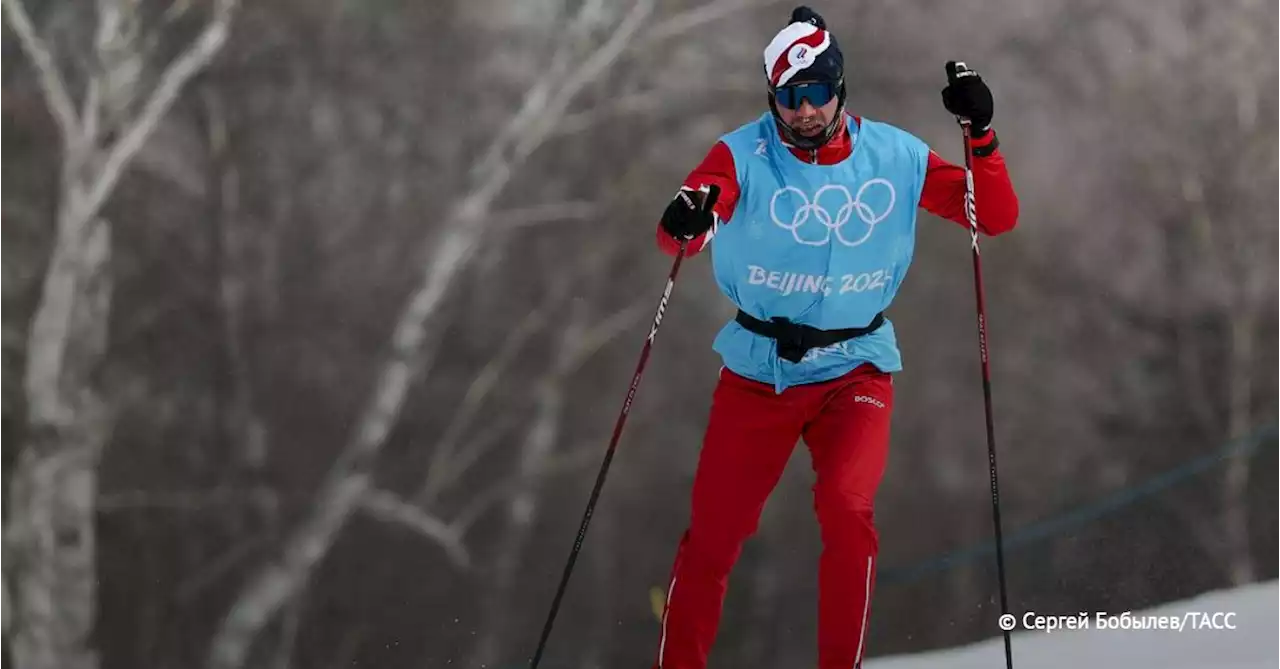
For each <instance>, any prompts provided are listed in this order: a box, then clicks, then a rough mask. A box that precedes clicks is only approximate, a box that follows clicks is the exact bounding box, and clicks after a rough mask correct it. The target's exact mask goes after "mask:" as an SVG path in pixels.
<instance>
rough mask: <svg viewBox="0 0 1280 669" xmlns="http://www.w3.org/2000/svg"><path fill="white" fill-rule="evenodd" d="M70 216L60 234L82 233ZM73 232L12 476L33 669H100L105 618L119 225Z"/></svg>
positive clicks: (18, 643)
mask: <svg viewBox="0 0 1280 669" xmlns="http://www.w3.org/2000/svg"><path fill="white" fill-rule="evenodd" d="M70 216H71V215H70V214H68V213H65V210H64V213H62V214H61V215H60V216H59V219H60V228H61V229H63V230H66V229H77V230H79V229H82V228H81V227H79V226H76V222H75V221H69V217H70ZM90 227H91V228H92V230H91V231H90V232H88V233H87V237H86V238H84V239H82V240H81V239H75V238H72V239H68V238H67V237H66V236H63V237H62V238H61V239H60V240H59V242H58V244H57V247H56V248H55V249H54V254H53V258H52V260H51V261H50V268H49V271H48V273H47V274H46V275H45V282H44V292H43V296H42V299H41V302H40V306H39V308H38V309H37V311H36V314H35V317H34V319H33V321H32V325H31V332H30V335H29V337H30V339H29V344H28V346H29V348H28V356H29V357H28V363H27V364H28V367H27V375H26V387H27V402H28V406H27V421H28V422H27V430H28V438H27V440H26V443H25V444H23V448H22V452H21V454H20V455H19V456H18V463H17V467H16V469H15V471H14V472H13V474H12V476H11V478H10V489H9V508H8V511H9V516H8V518H7V520H6V523H5V541H4V544H5V556H6V557H7V558H8V560H7V561H6V564H5V571H6V580H8V581H9V584H10V585H11V587H12V588H13V592H12V594H13V598H14V601H13V616H14V621H13V623H12V624H11V627H10V636H9V641H10V643H11V648H12V651H13V659H14V660H15V661H16V662H17V664H18V666H20V667H23V668H24V669H91V668H93V667H96V666H97V657H96V653H94V651H93V650H92V648H91V644H90V641H89V635H90V632H91V630H92V629H93V622H94V617H95V614H96V612H97V589H96V570H95V559H96V539H95V536H94V501H95V499H96V497H97V492H98V480H97V467H98V461H99V458H100V457H101V454H102V446H103V443H104V442H105V439H106V435H107V432H108V426H107V416H106V413H105V410H104V407H103V406H102V404H101V402H100V400H99V398H98V396H97V394H96V393H95V392H94V390H93V389H92V388H91V387H90V376H91V374H92V371H93V367H94V366H95V365H96V363H97V362H98V360H99V358H100V357H101V355H102V351H103V349H104V348H105V345H106V314H107V311H108V308H109V299H110V294H111V286H110V283H109V279H108V276H107V271H106V266H107V261H108V259H109V258H110V253H111V250H110V241H109V235H110V232H109V227H108V224H107V223H106V222H105V221H98V222H97V223H95V224H91V226H90Z"/></svg>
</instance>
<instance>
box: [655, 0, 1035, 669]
mask: <svg viewBox="0 0 1280 669" xmlns="http://www.w3.org/2000/svg"><path fill="white" fill-rule="evenodd" d="M946 70H947V78H948V84H947V86H946V88H945V89H943V93H942V98H943V105H944V107H945V108H946V110H947V111H949V112H951V113H952V114H954V115H956V116H957V117H962V118H966V119H968V120H969V121H970V122H971V128H972V129H973V138H974V139H973V156H974V160H973V170H974V174H973V181H974V191H975V201H976V207H977V219H978V228H979V231H980V232H981V233H983V234H986V235H998V234H1001V233H1004V232H1007V231H1009V230H1012V229H1013V228H1014V226H1015V224H1016V222H1017V216H1018V201H1017V197H1016V195H1015V193H1014V191H1013V186H1012V184H1011V182H1010V180H1009V175H1008V172H1007V171H1006V169H1005V164H1004V159H1003V158H1002V157H1001V155H1000V153H999V151H998V150H997V139H996V133H995V131H993V130H992V129H991V119H992V114H993V111H992V110H993V101H992V96H991V92H990V90H989V89H988V88H987V85H986V84H985V83H983V81H982V79H981V78H980V77H979V76H978V74H977V73H976V72H974V71H972V70H969V69H968V68H965V67H964V66H963V64H957V63H954V62H953V63H948V64H947V68H946ZM764 72H765V75H766V77H767V79H768V86H769V106H770V111H769V112H767V113H765V114H762V115H761V116H760V117H759V118H758V119H756V120H755V121H752V122H750V123H747V124H746V125H743V126H742V127H740V128H738V129H737V130H734V131H733V132H730V133H728V134H726V135H724V136H723V137H722V138H721V139H720V141H718V142H717V143H716V144H715V145H714V146H713V147H712V149H711V150H710V152H709V153H708V154H707V156H706V157H705V158H704V159H703V161H702V163H701V164H699V165H698V166H697V168H695V169H694V170H693V172H692V173H691V174H689V176H688V178H687V179H685V181H684V185H683V186H682V187H681V189H680V191H679V193H678V194H677V196H676V197H675V198H674V199H673V200H672V202H671V204H670V205H669V206H668V207H667V209H666V211H665V212H664V214H663V216H662V220H661V223H660V225H659V229H658V243H659V246H660V247H661V248H662V249H663V250H664V251H666V252H668V253H671V254H675V253H676V252H677V250H678V249H679V248H680V245H681V244H684V245H686V253H687V254H688V255H694V254H697V253H699V252H700V251H702V250H703V249H705V248H710V249H711V251H712V265H713V268H714V273H715V278H716V281H717V283H718V284H719V286H720V289H721V290H722V292H723V293H724V294H725V295H726V296H727V297H728V298H729V299H730V300H732V301H733V303H734V304H735V305H736V306H737V307H738V309H739V312H738V315H737V317H736V318H734V320H732V321H730V322H729V323H728V324H727V325H726V326H725V327H724V328H723V329H722V330H721V331H720V333H719V335H718V336H717V337H716V339H715V342H714V345H713V348H714V350H715V351H716V352H718V353H719V354H720V356H721V358H722V360H723V362H724V366H723V367H722V368H721V370H720V378H719V381H718V384H717V387H716V390H715V393H714V396H713V399H712V407H711V413H710V417H709V419H708V425H707V428H706V434H705V437H704V441H703V445H702V451H701V454H700V456H699V462H698V469H697V474H696V475H695V479H694V483H693V491H692V508H691V517H690V522H689V526H688V529H687V530H686V531H685V533H684V535H683V537H682V538H681V540H680V544H679V547H678V549H677V551H676V557H675V562H674V565H673V567H672V572H671V580H670V583H669V586H668V590H667V600H666V610H665V611H664V614H663V618H662V630H661V638H660V640H659V643H658V657H657V661H656V664H655V666H656V667H660V668H662V669H702V668H703V667H706V663H707V656H708V654H709V652H710V650H711V646H712V643H713V641H714V639H715V636H716V633H717V631H718V628H719V624H720V616H721V610H722V607H723V602H724V596H725V591H726V587H727V584H728V577H729V573H730V571H731V570H732V568H733V565H734V564H735V562H736V561H737V559H738V556H739V554H740V552H741V550H742V545H743V543H744V542H745V541H746V539H747V538H748V537H750V536H751V535H752V534H754V533H755V531H756V528H757V524H758V522H759V518H760V513H761V511H762V510H763V508H764V504H765V502H766V500H767V498H768V497H769V495H770V494H771V492H772V491H773V489H774V487H775V485H776V484H777V482H778V479H779V477H780V476H781V474H782V471H783V469H784V467H785V466H786V463H787V460H788V458H789V457H790V455H791V452H792V450H793V449H794V447H795V444H796V442H797V440H798V439H800V438H803V439H804V442H805V444H806V445H807V447H808V448H809V450H810V454H811V458H812V463H813V469H814V472H815V474H816V483H815V485H814V488H813V490H814V507H815V511H816V514H817V517H818V521H819V524H820V527H821V537H822V543H823V552H822V557H821V560H820V564H819V573H818V578H819V602H818V616H819V618H818V619H819V622H818V663H819V667H820V669H849V668H850V667H860V666H861V662H862V658H863V654H864V651H865V649H866V643H865V635H866V630H867V620H868V617H869V614H870V609H871V597H872V589H873V586H874V583H875V574H876V556H877V553H878V536H877V532H876V528H875V525H874V521H873V513H872V509H873V499H874V497H875V493H876V489H877V487H878V486H879V484H880V480H881V477H882V475H883V473H884V468H885V462H886V456H887V452H888V445H889V424H890V413H891V412H892V410H893V383H892V379H891V376H890V375H891V374H892V373H894V372H897V371H899V370H900V369H901V368H902V361H901V357H900V354H899V351H898V347H897V344H896V341H895V337H894V330H893V324H892V323H891V322H890V321H889V320H888V319H886V318H885V317H884V311H885V310H886V309H887V308H888V307H889V305H890V304H891V303H892V301H893V298H894V296H895V294H896V293H897V291H898V288H899V286H900V285H901V284H902V280H903V278H904V277H905V275H906V272H907V268H908V266H909V265H910V263H911V258H912V251H913V248H914V237H915V225H916V216H917V212H918V209H919V208H923V209H925V210H927V211H929V212H931V213H933V214H935V215H937V216H939V217H941V218H943V219H946V220H950V221H954V222H955V223H959V224H961V225H964V226H965V227H966V228H967V227H968V222H967V220H966V216H965V170H964V168H963V167H959V166H956V165H953V164H950V163H948V162H947V161H945V160H943V159H942V158H940V157H939V156H938V155H937V154H935V153H933V152H932V151H930V150H929V148H928V147H927V146H926V145H925V144H924V142H922V141H921V140H919V139H917V138H916V137H914V136H912V135H911V134H909V133H907V132H904V131H902V130H900V129H898V128H895V127H893V126H891V125H887V124H884V123H880V122H877V121H873V120H871V119H866V118H861V117H858V116H854V115H851V114H849V113H847V112H846V111H845V103H846V90H845V81H844V63H843V57H842V55H841V53H840V49H839V46H838V45H837V43H836V40H835V37H834V36H833V35H832V34H831V33H830V32H828V31H827V29H826V24H825V22H824V21H823V19H822V17H820V16H819V15H818V14H817V13H815V12H814V11H813V10H811V9H809V8H808V7H798V8H796V9H795V10H794V11H793V13H792V15H791V20H790V22H789V24H788V25H787V26H786V27H785V28H783V29H782V30H781V31H780V32H779V33H778V34H777V36H775V37H774V38H773V40H772V41H771V42H770V43H769V45H768V46H767V47H766V48H765V50H764Z"/></svg>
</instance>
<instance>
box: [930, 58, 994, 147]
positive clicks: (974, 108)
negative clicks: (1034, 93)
mask: <svg viewBox="0 0 1280 669" xmlns="http://www.w3.org/2000/svg"><path fill="white" fill-rule="evenodd" d="M942 106H944V107H946V108H947V111H949V112H951V113H952V114H955V115H956V116H959V117H961V118H967V119H969V121H970V122H971V123H972V124H973V136H974V137H982V136H984V135H986V134H987V130H989V129H990V128H991V117H992V116H993V115H994V114H995V110H994V107H995V102H994V101H993V100H992V99H991V89H990V88H987V84H986V83H985V82H983V81H982V77H980V76H978V73H977V72H975V71H973V70H971V69H969V68H968V67H966V66H965V64H964V63H963V62H956V61H954V60H953V61H949V62H948V63H947V87H946V88H944V89H942Z"/></svg>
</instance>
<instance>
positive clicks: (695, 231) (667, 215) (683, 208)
mask: <svg viewBox="0 0 1280 669" xmlns="http://www.w3.org/2000/svg"><path fill="white" fill-rule="evenodd" d="M719 197H720V187H719V186H715V185H712V186H703V187H702V188H700V189H697V190H694V189H692V188H689V187H688V186H681V187H680V192H679V193H676V197H675V199H673V200H672V201H671V204H669V205H667V210H666V211H665V212H663V213H662V229H663V230H666V231H667V234H669V235H671V236H672V237H674V238H676V239H684V240H689V239H693V238H694V237H697V236H698V235H701V234H702V233H704V232H706V231H707V230H710V229H711V226H712V225H714V224H715V215H714V214H713V213H711V208H712V207H714V206H715V205H716V199H717V198H719Z"/></svg>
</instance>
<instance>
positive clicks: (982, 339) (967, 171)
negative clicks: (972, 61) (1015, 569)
mask: <svg viewBox="0 0 1280 669" xmlns="http://www.w3.org/2000/svg"><path fill="white" fill-rule="evenodd" d="M966 70H967V68H965V66H964V63H956V75H957V76H964V75H963V73H964V72H965V71H966ZM956 120H957V121H959V122H960V128H961V131H962V132H963V133H964V188H965V191H964V215H965V218H967V219H968V221H969V235H970V236H971V237H972V243H971V247H972V249H973V287H974V292H975V293H976V294H977V297H978V348H979V349H980V351H981V354H982V398H983V401H984V402H985V404H986V413H987V463H988V465H989V467H990V470H991V518H992V522H993V523H994V524H995V530H996V573H997V576H998V578H999V580H1000V613H1001V615H1002V616H1004V615H1008V614H1009V596H1008V593H1007V590H1006V588H1005V578H1004V536H1003V533H1002V532H1001V529H1000V484H999V481H998V479H997V477H996V433H995V418H994V417H993V412H992V408H991V366H990V364H989V358H988V355H987V304H986V298H985V296H984V294H983V289H982V255H981V254H980V253H979V252H978V213H977V206H976V205H975V203H974V198H973V134H972V125H973V124H972V122H971V121H970V120H969V119H967V118H962V117H957V118H956ZM1003 632H1004V662H1005V667H1007V669H1013V643H1012V640H1011V639H1010V636H1009V630H1003Z"/></svg>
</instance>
